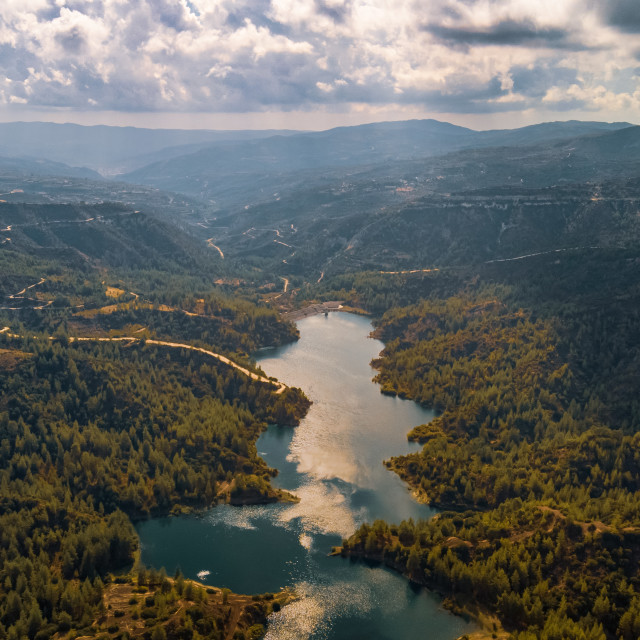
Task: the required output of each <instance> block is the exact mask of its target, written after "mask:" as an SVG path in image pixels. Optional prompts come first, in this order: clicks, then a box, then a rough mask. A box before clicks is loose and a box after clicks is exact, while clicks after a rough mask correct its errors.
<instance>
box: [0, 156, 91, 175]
mask: <svg viewBox="0 0 640 640" xmlns="http://www.w3.org/2000/svg"><path fill="white" fill-rule="evenodd" d="M0 173H1V174H3V175H7V174H14V175H17V174H21V175H34V176H65V177H71V178H90V179H92V180H102V176H101V175H100V174H99V173H97V172H96V171H92V170H91V169H87V168H86V167H70V166H69V165H68V164H64V163H62V162H54V161H52V160H44V159H41V158H8V157H2V156H0Z"/></svg>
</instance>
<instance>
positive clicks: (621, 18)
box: [603, 0, 640, 33]
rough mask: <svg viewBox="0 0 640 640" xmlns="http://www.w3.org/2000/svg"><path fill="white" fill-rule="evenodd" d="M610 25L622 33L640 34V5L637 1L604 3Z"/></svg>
mask: <svg viewBox="0 0 640 640" xmlns="http://www.w3.org/2000/svg"><path fill="white" fill-rule="evenodd" d="M603 11H604V15H605V17H606V19H607V21H608V23H609V24H610V25H612V26H614V27H616V28H618V29H620V30H621V31H625V32H628V33H640V4H638V1H637V0H608V1H607V2H606V3H603Z"/></svg>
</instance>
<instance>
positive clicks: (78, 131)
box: [0, 122, 292, 174]
mask: <svg viewBox="0 0 640 640" xmlns="http://www.w3.org/2000/svg"><path fill="white" fill-rule="evenodd" d="M289 133H292V132H290V131H269V130H265V131H210V130H185V129H140V128H136V127H109V126H92V127H85V126H81V125H77V124H54V123H51V122H9V123H0V155H5V156H19V157H23V156H35V157H38V158H46V159H48V160H53V161H55V162H64V163H68V164H71V165H74V166H78V165H81V166H87V167H90V168H92V169H94V170H97V171H100V172H103V173H104V174H114V173H119V172H122V171H124V170H131V169H132V168H133V167H136V166H142V165H143V164H145V162H150V161H152V160H157V159H160V158H162V157H165V156H164V155H163V150H165V151H164V153H166V154H167V156H166V157H171V153H172V152H170V151H168V149H169V148H170V147H175V146H180V147H183V146H184V145H200V144H202V143H205V142H209V143H212V142H221V141H230V140H247V139H252V138H262V137H267V136H273V135H274V134H280V135H287V134H289ZM183 152H184V150H183V151H181V153H183ZM146 154H156V155H155V156H153V157H152V158H151V159H150V158H149V157H146ZM139 156H143V157H144V159H143V160H142V161H139V163H138V162H136V160H135V158H137V157H139Z"/></svg>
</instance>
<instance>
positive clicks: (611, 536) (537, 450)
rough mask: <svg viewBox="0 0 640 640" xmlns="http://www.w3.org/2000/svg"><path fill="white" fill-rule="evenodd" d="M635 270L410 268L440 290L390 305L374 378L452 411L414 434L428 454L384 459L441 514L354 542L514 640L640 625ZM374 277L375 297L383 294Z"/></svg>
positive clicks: (560, 260) (595, 262)
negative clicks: (485, 613) (489, 617)
mask: <svg viewBox="0 0 640 640" xmlns="http://www.w3.org/2000/svg"><path fill="white" fill-rule="evenodd" d="M636 265H637V255H636V254H635V253H633V252H630V253H626V254H625V253H624V252H622V253H617V254H616V253H615V252H613V253H608V254H606V253H605V254H601V255H600V256H599V257H596V258H593V257H592V256H591V255H588V256H587V255H585V254H582V255H578V254H572V255H571V256H567V257H561V256H559V257H556V256H551V257H550V256H541V257H534V258H532V259H531V260H529V261H528V262H527V263H526V264H525V261H522V262H521V263H519V264H518V265H517V266H515V267H513V266H512V265H509V264H504V263H502V265H501V266H500V265H488V266H486V267H483V268H481V269H479V270H478V271H476V272H475V274H474V273H473V272H467V273H466V274H461V273H458V275H457V278H458V282H457V283H456V281H455V280H454V279H452V278H449V279H447V280H445V281H443V278H442V274H433V275H422V276H417V277H414V279H416V280H422V281H423V285H422V294H420V293H418V294H417V296H416V297H417V298H418V299H419V298H420V297H422V296H423V295H426V296H428V297H425V298H423V299H422V300H421V301H419V302H415V303H414V304H411V305H410V306H405V307H396V306H393V303H390V304H389V305H388V307H387V308H389V310H388V311H387V312H386V313H385V314H384V315H383V316H382V318H381V319H380V321H379V322H378V324H377V328H376V334H377V335H378V336H379V337H381V338H383V339H384V340H385V343H386V346H385V350H384V351H383V353H382V357H381V358H380V359H379V360H378V361H376V363H375V365H376V366H377V367H378V369H379V373H378V376H377V380H378V381H379V382H380V384H381V390H382V392H383V393H394V394H398V395H401V396H403V397H409V398H413V399H415V400H418V401H419V402H422V403H424V404H426V405H428V406H432V407H435V408H437V409H438V410H439V415H438V417H436V418H435V419H434V420H433V421H432V422H430V423H429V424H426V425H421V426H418V427H416V428H415V429H413V431H412V432H411V433H410V434H409V437H410V438H413V439H416V440H418V441H420V442H421V443H423V444H424V448H423V449H422V451H421V452H420V453H418V454H412V455H409V456H405V457H401V458H394V459H392V460H389V461H388V462H387V464H388V466H389V467H390V468H392V469H393V470H395V471H396V472H397V473H399V474H400V476H401V477H402V478H403V479H405V480H406V481H407V482H408V483H409V485H410V486H411V487H412V488H414V489H415V491H416V495H418V496H419V497H421V499H423V500H427V501H429V502H430V503H432V504H434V505H438V506H440V507H441V508H443V509H445V511H444V512H443V513H442V514H440V515H439V516H438V517H436V518H434V519H433V520H431V521H429V522H423V523H414V522H404V523H396V524H395V525H388V524H386V523H382V522H378V523H375V524H373V525H366V526H364V527H362V528H361V529H360V530H359V531H358V532H357V533H356V535H355V536H354V537H353V538H351V539H350V540H348V541H346V542H345V546H344V553H349V554H353V555H364V556H366V557H369V558H374V559H379V560H381V561H383V562H385V563H387V564H389V565H390V566H393V567H395V568H397V569H399V570H401V571H404V572H405V573H406V574H407V575H408V576H409V577H410V578H411V579H413V580H415V581H417V582H422V583H425V584H428V585H430V586H432V587H435V588H436V589H438V590H440V591H442V592H443V593H445V594H447V595H448V596H450V597H451V598H452V602H453V606H454V608H455V607H467V608H469V607H470V608H473V607H476V606H479V607H480V608H482V609H487V610H490V611H491V612H494V613H495V614H497V615H498V617H499V619H500V620H501V622H502V623H503V624H504V626H505V628H507V629H508V630H509V631H511V632H512V634H513V635H514V637H517V638H545V639H547V638H549V639H551V638H576V639H578V638H594V639H595V638H598V639H604V638H619V637H622V638H625V639H627V638H629V639H631V638H636V637H637V636H638V633H639V631H640V627H639V626H638V625H640V616H639V610H638V602H640V581H639V580H638V569H639V568H640V567H639V565H638V558H640V499H639V498H638V495H639V494H638V490H639V489H640V473H639V469H640V460H639V459H638V448H639V444H640V441H639V438H640V436H639V429H640V405H639V404H638V399H637V393H636V391H637V389H636V385H635V383H634V381H635V380H637V379H638V377H639V375H640V343H639V342H638V335H639V334H640V309H639V308H638V304H637V301H638V293H639V291H640V289H639V287H640V282H639V281H638V277H637V267H636ZM525 271H526V272H527V274H528V277H527V279H526V280H525V279H523V272H525ZM556 275H557V277H556ZM377 278H379V276H378V277H377ZM429 280H431V283H430V285H427V284H425V282H426V281H429ZM460 280H465V282H464V283H463V284H462V285H460ZM405 281H406V282H407V286H409V281H410V276H405ZM438 281H440V283H439V284H438ZM375 283H376V280H375V279H374V280H372V282H371V289H370V292H369V294H368V296H362V297H361V302H362V303H364V304H366V301H367V300H368V299H370V300H372V301H374V302H375V300H376V299H378V300H380V298H379V297H377V296H376V294H375V293H374V291H375V289H376V288H377V289H378V290H380V291H379V294H378V295H380V294H382V293H384V289H385V286H384V285H383V284H382V283H381V281H380V280H377V285H376V284H375ZM386 286H388V284H387V285H386ZM429 286H430V288H431V293H429V292H427V290H428V287H429ZM443 286H448V287H449V291H448V293H447V294H445V295H442V293H441V291H442V289H440V292H439V291H438V287H443ZM569 291H570V292H571V293H570V294H568V292H569ZM414 300H415V298H414ZM405 302H406V301H405ZM452 510H453V511H452Z"/></svg>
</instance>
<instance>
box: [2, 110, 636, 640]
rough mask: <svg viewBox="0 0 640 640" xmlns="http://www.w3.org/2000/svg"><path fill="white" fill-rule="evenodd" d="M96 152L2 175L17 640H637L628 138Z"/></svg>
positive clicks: (440, 137) (562, 132)
mask: <svg viewBox="0 0 640 640" xmlns="http://www.w3.org/2000/svg"><path fill="white" fill-rule="evenodd" d="M60 126H61V127H62V126H63V125H60ZM51 127H52V128H51V129H50V131H51V132H52V133H51V135H52V136H53V137H54V138H55V136H57V135H58V133H60V132H61V131H62V129H61V130H57V129H56V128H55V126H53V125H51ZM33 131H36V128H34V129H33ZM56 131H58V133H56ZM74 131H75V130H74V129H73V128H71V129H69V128H67V129H64V136H62V137H59V138H55V139H56V140H57V142H56V145H54V146H55V148H56V150H55V153H54V152H53V151H51V148H52V147H51V146H49V145H48V144H44V143H42V144H41V145H40V147H38V146H37V138H36V137H34V138H33V139H31V141H30V142H29V144H30V145H32V146H31V147H30V148H31V149H32V150H33V149H37V148H39V149H41V153H42V155H43V158H44V160H43V161H42V162H39V161H35V160H34V159H33V158H14V157H13V156H11V155H7V157H5V158H4V159H3V160H2V162H0V192H2V195H1V196H0V199H1V200H2V202H0V238H1V239H2V240H1V241H2V244H1V245H0V274H1V277H0V327H2V329H1V330H0V365H1V366H0V461H1V464H0V530H1V531H2V533H1V534H0V638H2V637H7V638H11V639H12V640H13V639H14V638H16V639H18V638H21V637H23V636H26V637H28V638H30V640H36V639H37V640H44V639H45V638H48V637H55V638H58V639H59V640H63V639H65V640H66V639H67V638H68V639H69V640H70V639H71V638H72V637H100V638H102V637H104V638H107V637H108V638H123V639H124V638H125V637H145V638H146V637H149V638H153V639H154V640H155V639H156V638H162V637H164V638H167V637H168V638H198V637H200V638H211V639H214V638H215V639H217V638H247V639H248V638H258V637H262V636H265V634H266V636H265V637H267V638H288V637H295V638H348V637H353V633H355V631H354V630H358V629H360V630H362V629H367V630H368V631H367V633H369V634H371V635H370V637H377V636H376V635H375V634H376V633H378V634H379V635H380V634H382V635H380V637H398V638H413V637H421V634H422V633H424V630H425V629H430V631H431V632H432V633H433V634H439V635H437V637H438V638H442V640H448V639H450V640H454V639H455V638H456V637H458V636H460V635H461V634H465V633H467V634H468V637H474V636H473V634H477V635H476V636H475V637H481V636H482V634H484V637H491V636H492V634H493V635H495V636H496V637H510V638H514V640H533V638H542V639H543V640H552V639H556V638H563V639H564V638H567V639H573V638H575V640H614V639H615V640H618V639H619V638H623V640H633V639H635V638H637V637H638V634H639V633H640V604H639V603H640V581H639V578H638V569H639V566H640V565H639V560H638V558H640V539H639V537H638V530H639V529H640V501H639V499H638V495H640V493H639V490H640V476H639V473H638V469H639V468H640V464H639V461H638V437H639V436H638V433H640V404H639V403H638V399H637V380H638V379H639V374H640V341H639V340H638V336H639V335H640V305H639V301H640V270H639V267H640V249H639V248H638V247H639V245H638V240H640V216H639V211H640V178H639V176H640V138H639V131H640V128H639V127H636V126H631V125H628V124H627V123H615V124H609V123H594V122H591V123H590V122H575V121H572V122H555V123H547V124H544V125H536V126H535V127H524V128H522V129H515V130H504V131H486V132H478V131H473V130H471V129H465V128H462V127H454V126H453V125H449V124H447V123H438V122H436V121H429V120H425V121H408V122H405V123H380V124H378V125H364V126H361V127H345V128H339V129H334V130H330V131H327V132H306V133H304V132H303V133H295V132H292V131H276V132H261V133H251V132H242V133H237V134H236V135H235V137H234V136H233V135H231V134H229V135H221V132H210V133H207V134H206V135H204V134H203V133H202V132H194V133H193V134H189V135H186V134H184V135H183V134H180V133H179V132H169V131H165V132H158V133H157V135H156V134H154V133H153V132H152V130H136V131H134V132H129V133H130V134H131V136H132V138H131V140H132V141H133V140H137V141H138V142H137V143H136V144H129V145H128V146H127V145H125V144H124V143H122V142H120V143H118V144H117V145H116V144H115V143H114V144H107V142H105V143H104V144H105V153H104V154H103V158H102V160H104V164H103V165H101V164H99V162H98V161H99V160H100V157H99V154H96V153H95V152H94V151H86V152H84V151H82V145H80V143H79V138H77V137H74V136H75V135H76V134H75V133H74ZM76 133H78V136H79V135H80V134H81V133H82V134H86V135H91V136H93V135H98V134H100V135H102V136H103V139H105V138H104V135H105V132H104V131H102V132H99V131H87V132H84V131H80V132H76ZM112 133H113V135H114V140H115V139H116V138H117V137H118V136H120V135H121V134H122V132H112ZM54 134H55V135H54ZM107 137H108V136H107ZM10 138H11V137H10V136H9V135H7V138H6V140H5V147H6V151H5V153H11V154H13V153H16V150H15V146H14V147H12V146H11V144H10V142H11V139H10ZM107 151H108V153H107ZM138 151H139V152H140V153H137V152H138ZM47 153H49V155H47ZM74 154H75V155H74ZM32 155H33V154H32ZM73 158H77V160H78V161H83V162H84V163H85V164H86V165H87V168H84V167H70V166H69V165H66V164H63V163H65V162H67V161H72V160H73ZM136 158H137V159H136ZM98 170H100V171H101V172H102V174H100V173H97V171H98ZM139 183H140V184H139ZM336 311H340V312H345V311H347V312H351V313H335V312H336ZM354 313H357V314H359V315H354ZM295 322H298V323H299V324H298V326H296V325H295V324H294V323H295ZM370 331H373V337H374V338H375V341H374V340H371V339H369V338H367V337H366V336H367V334H368V333H369V332H370ZM370 361H371V363H372V366H373V367H374V369H373V370H372V369H370V368H369V362H370ZM352 368H353V371H352ZM263 369H264V370H263ZM272 374H275V376H276V377H272ZM372 377H374V382H373V383H372V382H371V378H372ZM172 532H176V533H175V534H174V533H172ZM210 539H211V540H215V542H213V543H211V545H210V547H207V545H208V544H209V542H207V541H208V540H210ZM163 540H164V542H163ZM154 545H155V546H154ZM163 545H164V546H163ZM262 545H264V546H262ZM332 547H335V549H334V550H333V553H334V555H333V556H332V557H327V554H329V553H330V552H332ZM207 554H209V555H207ZM256 554H257V555H256ZM205 559H206V561H205ZM263 563H264V564H265V567H266V568H265V569H264V571H262V573H260V571H259V570H258V567H259V566H261V565H262V564H263ZM163 566H164V568H165V569H166V570H167V571H168V572H169V575H174V578H170V577H168V576H167V575H166V572H164V573H163V572H162V571H161V568H162V567H163ZM239 567H241V568H242V569H239ZM203 571H204V572H205V573H202V572H203ZM182 572H184V574H183V573H182ZM206 572H210V573H209V574H206ZM199 574H202V575H199ZM407 578H408V580H407ZM196 579H197V581H196ZM424 587H427V588H428V589H429V590H426V589H425V588H424ZM281 588H284V590H282V591H281ZM230 589H233V590H234V591H238V592H245V593H249V594H254V595H253V596H240V595H236V594H235V593H233V592H231V591H229V590H230ZM434 593H437V594H439V596H438V597H439V598H441V599H442V604H443V605H444V608H443V607H441V606H440V605H439V604H438V600H437V599H436V596H435V595H434ZM108 603H111V605H112V608H111V609H109V608H108V606H109V605H108ZM113 603H116V604H113ZM349 603H350V604H349ZM381 603H395V604H394V605H393V607H394V608H395V609H397V611H395V612H394V611H392V610H391V608H390V606H386V605H384V604H381ZM116 605H117V606H116ZM116 610H117V612H118V613H117V615H116ZM398 612H400V613H398ZM451 612H453V613H455V614H460V615H461V616H462V617H460V616H454V615H452V614H451ZM136 616H137V617H136ZM303 622H304V624H303ZM402 624H404V625H405V626H404V627H402V630H401V631H398V630H397V629H398V628H399V627H398V625H402ZM393 629H395V630H396V631H395V632H394V631H393ZM382 630H384V631H382ZM363 633H364V632H363ZM394 633H395V634H396V635H393V634H394ZM125 634H126V635H125ZM162 634H164V636H163V635H162ZM384 634H387V635H384ZM434 637H436V635H434ZM462 637H464V636H462Z"/></svg>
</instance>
